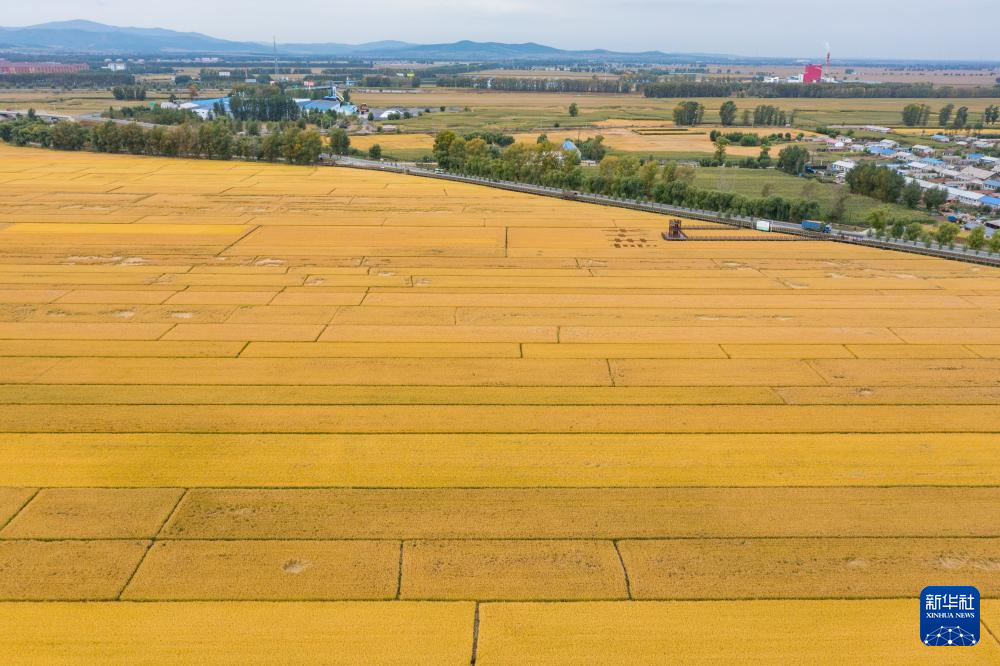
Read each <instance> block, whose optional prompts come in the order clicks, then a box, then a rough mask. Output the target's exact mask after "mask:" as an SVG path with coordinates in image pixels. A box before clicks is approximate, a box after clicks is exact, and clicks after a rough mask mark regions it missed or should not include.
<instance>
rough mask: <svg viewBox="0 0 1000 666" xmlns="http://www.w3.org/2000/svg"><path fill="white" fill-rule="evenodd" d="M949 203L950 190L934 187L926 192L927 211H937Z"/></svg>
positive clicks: (925, 203)
mask: <svg viewBox="0 0 1000 666" xmlns="http://www.w3.org/2000/svg"><path fill="white" fill-rule="evenodd" d="M946 201H948V190H946V189H945V188H943V187H932V188H931V189H929V190H927V191H926V192H924V206H926V207H927V210H932V211H933V210H937V209H939V208H940V207H941V206H943V205H944V204H945V202H946Z"/></svg>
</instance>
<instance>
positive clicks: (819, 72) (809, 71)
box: [802, 65, 823, 83]
mask: <svg viewBox="0 0 1000 666" xmlns="http://www.w3.org/2000/svg"><path fill="white" fill-rule="evenodd" d="M822 79H823V65H806V71H804V72H802V83H819V82H820V81H821V80H822Z"/></svg>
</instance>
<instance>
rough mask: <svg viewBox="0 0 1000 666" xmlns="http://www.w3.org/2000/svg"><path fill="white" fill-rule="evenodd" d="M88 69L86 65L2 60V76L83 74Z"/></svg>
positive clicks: (0, 71)
mask: <svg viewBox="0 0 1000 666" xmlns="http://www.w3.org/2000/svg"><path fill="white" fill-rule="evenodd" d="M86 69H89V68H88V67H87V64H86V63H82V62H74V63H68V64H67V63H61V62H10V61H9V60H0V74H72V73H73V72H82V71H84V70H86Z"/></svg>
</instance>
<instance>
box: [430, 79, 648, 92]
mask: <svg viewBox="0 0 1000 666" xmlns="http://www.w3.org/2000/svg"><path fill="white" fill-rule="evenodd" d="M436 83H437V85H438V87H440V88H481V89H486V88H488V89H490V90H505V91H514V92H557V93H558V92H580V93H630V92H632V84H631V83H629V82H627V81H623V80H620V79H599V78H597V77H592V78H589V79H516V78H483V77H474V76H439V77H438V78H437V81H436Z"/></svg>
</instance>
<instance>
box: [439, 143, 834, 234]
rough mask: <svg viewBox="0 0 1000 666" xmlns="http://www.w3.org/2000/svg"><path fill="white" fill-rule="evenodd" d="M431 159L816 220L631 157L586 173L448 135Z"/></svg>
mask: <svg viewBox="0 0 1000 666" xmlns="http://www.w3.org/2000/svg"><path fill="white" fill-rule="evenodd" d="M434 159H435V160H436V161H437V163H438V166H440V167H441V168H443V169H447V170H449V171H452V172H455V173H460V174H465V175H470V176H479V177H483V178H494V179H497V180H509V181H515V182H521V183H531V184H535V185H545V186H547V187H560V188H565V189H571V190H579V191H585V192H592V193H595V194H603V195H607V196H613V197H619V198H626V199H640V200H641V199H646V200H652V201H657V202H659V203H664V204H671V205H676V206H686V207H688V208H699V209H702V210H711V211H716V212H719V213H723V214H730V215H754V216H759V217H768V218H771V219H776V220H789V221H795V222H797V221H800V220H802V219H806V218H810V217H816V216H817V215H818V214H819V204H818V203H817V202H815V201H807V200H804V199H788V198H785V197H781V196H776V195H772V196H767V197H756V198H754V197H745V196H742V195H739V194H733V193H731V192H719V191H716V190H710V189H705V188H700V187H695V186H694V185H692V184H691V183H692V180H693V178H694V172H693V170H692V169H690V168H688V167H679V166H678V165H677V164H676V163H675V162H668V163H666V164H665V165H662V166H661V165H660V164H659V163H658V162H654V161H646V162H642V161H640V160H639V159H637V158H635V157H622V158H619V157H615V156H606V157H604V158H603V159H602V160H601V161H600V164H599V165H598V167H597V168H596V169H594V170H590V171H585V170H584V169H583V168H582V167H581V166H580V160H579V156H577V154H576V153H575V152H572V151H570V152H566V151H562V150H560V149H559V147H558V146H556V145H555V144H552V143H550V142H548V141H541V142H539V143H536V144H534V145H528V144H524V143H515V144H513V145H511V146H509V147H507V148H506V149H504V150H501V149H500V148H499V147H498V146H496V145H490V144H487V143H486V142H485V141H483V140H482V139H480V138H474V139H472V140H470V141H466V140H465V139H464V138H462V137H460V136H458V135H456V134H455V133H454V132H451V131H444V132H440V133H439V134H438V135H437V136H436V137H435V140H434Z"/></svg>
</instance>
